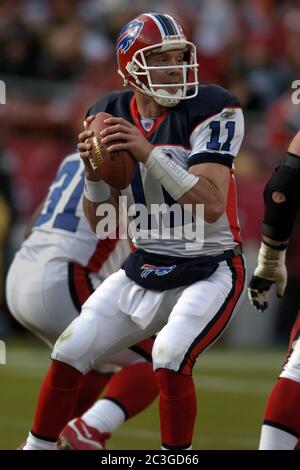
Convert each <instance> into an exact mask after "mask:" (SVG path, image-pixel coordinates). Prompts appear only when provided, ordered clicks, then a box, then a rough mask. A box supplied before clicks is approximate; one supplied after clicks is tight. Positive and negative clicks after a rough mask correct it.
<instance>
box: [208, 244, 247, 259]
mask: <svg viewBox="0 0 300 470" xmlns="http://www.w3.org/2000/svg"><path fill="white" fill-rule="evenodd" d="M242 254H243V248H242V247H241V245H236V246H235V247H234V248H233V249H232V250H226V251H224V252H223V253H222V254H221V255H217V256H214V259H215V260H216V261H217V262H218V263H219V262H220V261H229V260H231V259H232V258H234V257H235V256H241V255H242Z"/></svg>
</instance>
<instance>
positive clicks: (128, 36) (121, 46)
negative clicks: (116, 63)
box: [117, 20, 144, 54]
mask: <svg viewBox="0 0 300 470" xmlns="http://www.w3.org/2000/svg"><path fill="white" fill-rule="evenodd" d="M143 25H144V22H143V21H139V20H133V21H130V23H128V24H127V25H126V26H124V28H123V29H122V31H121V32H120V36H119V39H118V42H117V51H120V52H122V53H123V54H124V53H125V52H127V51H128V49H130V48H131V46H132V44H133V43H134V42H135V40H136V39H137V37H138V35H139V33H140V31H141V29H142V27H143Z"/></svg>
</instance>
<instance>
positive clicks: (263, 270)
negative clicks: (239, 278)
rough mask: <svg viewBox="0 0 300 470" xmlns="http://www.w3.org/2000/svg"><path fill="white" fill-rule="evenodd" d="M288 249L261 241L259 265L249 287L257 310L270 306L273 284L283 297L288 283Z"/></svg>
mask: <svg viewBox="0 0 300 470" xmlns="http://www.w3.org/2000/svg"><path fill="white" fill-rule="evenodd" d="M285 253H286V250H276V249H275V248H271V247H270V246H268V245H266V244H265V243H264V242H262V243H261V247H260V250H259V253H258V265H257V267H256V269H255V271H254V275H253V277H252V279H251V281H250V284H249V287H248V297H249V299H250V302H251V304H252V305H254V307H256V308H257V310H260V311H261V312H263V311H264V310H265V309H266V308H267V307H268V298H269V294H270V288H271V286H272V284H275V286H276V293H277V296H278V297H282V296H283V294H284V290H285V287H286V283H287V270H286V266H285Z"/></svg>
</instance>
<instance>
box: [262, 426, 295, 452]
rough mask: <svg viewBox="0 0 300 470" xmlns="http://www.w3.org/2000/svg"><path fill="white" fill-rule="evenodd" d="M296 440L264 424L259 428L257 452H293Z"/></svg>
mask: <svg viewBox="0 0 300 470" xmlns="http://www.w3.org/2000/svg"><path fill="white" fill-rule="evenodd" d="M297 442H298V438H297V437H295V436H293V434H290V433H288V432H286V431H282V430H281V429H278V428H275V427H273V426H268V425H267V424H264V425H263V426H262V428H261V435H260V442H259V450H294V449H295V447H296V445H297Z"/></svg>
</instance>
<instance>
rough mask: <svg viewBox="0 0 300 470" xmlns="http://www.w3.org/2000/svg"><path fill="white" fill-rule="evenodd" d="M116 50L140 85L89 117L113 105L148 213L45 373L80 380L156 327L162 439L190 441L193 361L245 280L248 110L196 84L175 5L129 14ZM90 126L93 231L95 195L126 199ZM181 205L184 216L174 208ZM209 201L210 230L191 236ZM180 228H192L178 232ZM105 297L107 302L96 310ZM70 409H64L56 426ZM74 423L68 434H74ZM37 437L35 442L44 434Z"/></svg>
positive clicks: (86, 150) (114, 130)
mask: <svg viewBox="0 0 300 470" xmlns="http://www.w3.org/2000/svg"><path fill="white" fill-rule="evenodd" d="M117 55H118V62H119V73H120V74H121V76H122V77H123V79H124V84H125V85H129V86H130V87H131V88H133V90H131V91H125V92H114V93H111V94H109V95H106V96H105V97H104V98H103V99H102V100H100V101H99V102H97V103H96V104H95V105H94V106H92V108H91V109H90V110H89V112H88V116H89V118H88V119H89V120H92V115H94V114H96V113H97V112H100V111H104V112H107V113H109V114H111V115H112V116H113V117H112V118H109V119H108V120H107V121H106V123H107V124H108V125H109V126H108V127H107V128H106V129H105V130H104V131H102V142H103V143H105V144H107V145H108V149H109V151H114V150H121V149H126V150H129V151H130V152H131V154H132V156H133V157H134V158H135V159H136V161H137V166H136V173H135V175H134V178H133V181H132V183H131V184H130V186H129V187H128V188H126V189H125V190H124V191H122V195H125V196H127V198H128V199H127V200H128V205H129V206H131V203H133V202H134V203H135V204H139V206H138V207H139V209H141V210H143V208H147V209H148V211H149V212H148V215H149V217H146V218H145V220H141V218H140V217H139V215H138V214H136V217H135V219H134V221H133V222H134V223H135V224H136V226H135V228H134V230H133V231H134V232H135V239H134V243H135V246H136V247H137V248H138V250H137V251H136V252H135V253H132V254H131V255H130V256H129V257H128V258H127V260H126V262H125V264H124V266H123V268H122V269H120V270H119V271H118V272H117V273H115V274H113V275H111V276H110V277H108V278H107V279H106V280H105V281H104V282H103V284H102V285H101V286H100V287H99V288H98V289H97V290H96V291H95V293H94V294H93V295H92V296H91V297H90V298H89V300H88V301H87V302H86V303H85V304H84V305H83V308H82V313H81V315H80V317H79V318H78V319H77V320H76V321H75V322H73V323H72V324H71V325H70V327H69V328H68V329H67V330H66V331H65V332H64V335H63V337H62V340H58V341H57V343H56V345H55V347H54V350H53V353H52V359H53V361H52V365H51V367H50V371H49V374H51V377H52V380H53V382H55V383H56V384H57V383H60V384H61V383H62V382H63V376H64V369H65V368H66V367H67V366H66V365H67V364H68V365H69V368H70V369H69V371H72V372H70V376H71V377H72V381H74V383H77V382H80V380H81V377H82V374H85V373H86V372H88V371H89V370H90V368H91V367H92V365H93V363H94V361H96V360H98V359H99V358H105V357H107V356H109V355H110V354H114V353H116V352H117V351H120V350H121V349H122V348H125V347H128V346H130V345H131V344H134V343H135V342H137V341H139V340H141V339H143V338H146V337H148V336H149V335H152V334H153V333H154V332H156V331H159V333H158V335H157V337H156V340H155V342H154V347H153V352H152V358H153V365H154V370H155V374H156V377H157V380H158V383H159V387H160V428H161V441H162V448H164V449H188V448H190V447H191V443H192V436H193V429H194V423H195V418H196V396H195V389H194V384H193V379H192V370H193V366H194V364H195V361H196V359H197V357H198V355H199V354H200V353H201V352H202V351H203V350H205V349H206V348H207V347H208V346H209V345H211V344H212V343H213V342H215V341H216V339H217V338H218V337H219V336H220V335H221V334H222V332H223V331H224V329H225V328H226V326H227V325H228V323H229V321H230V320H231V318H232V317H233V315H234V314H235V312H236V311H237V310H238V307H239V305H240V303H241V301H242V299H243V294H244V290H245V289H244V288H245V268H244V262H243V258H242V255H241V253H242V250H241V238H240V231H239V224H238V218H237V209H236V195H235V183H234V176H233V172H234V170H233V160H234V158H235V156H236V155H237V153H238V151H239V148H240V145H241V142H242V138H243V134H244V125H243V113H242V110H241V108H240V104H239V102H238V101H237V99H236V98H235V97H233V96H232V95H231V94H230V93H229V92H228V91H226V90H224V89H223V88H221V87H218V86H214V85H210V86H198V79H197V63H196V55H197V54H196V48H195V45H194V44H193V43H191V42H189V41H188V40H187V38H186V35H185V33H184V31H183V29H182V27H181V25H180V24H179V23H178V21H176V20H175V19H174V18H172V17H171V16H169V15H164V14H155V13H147V14H142V15H139V16H138V17H136V18H134V19H133V20H132V21H130V22H129V23H128V24H127V25H126V26H125V27H124V28H123V29H122V31H121V33H120V36H119V39H118V41H117ZM149 123H150V126H149ZM151 123H152V125H151ZM92 135H93V132H92V131H86V132H83V133H82V134H81V135H80V143H79V146H78V148H79V150H80V151H81V157H82V159H83V160H84V162H85V186H86V189H85V198H84V210H85V214H86V215H87V218H88V220H89V222H90V224H91V227H92V228H93V230H94V231H97V225H98V223H99V221H100V219H101V218H100V217H98V216H97V215H96V210H97V207H98V205H99V203H101V202H104V201H105V202H106V203H110V204H112V205H113V206H114V207H118V203H119V200H118V198H117V197H116V195H115V193H112V192H111V189H110V188H109V186H108V185H107V184H106V183H105V182H104V181H100V180H99V177H98V176H97V175H96V174H95V173H94V172H93V170H92V167H91V166H90V164H89V156H90V148H91V147H90V144H89V143H85V139H86V138H88V137H90V136H92ZM117 140H118V141H122V143H117V142H115V141H117ZM154 203H156V204H159V205H163V209H164V210H166V214H165V215H166V217H162V219H164V224H167V227H166V228H169V229H170V230H169V232H170V235H169V238H167V237H165V233H164V231H163V229H161V228H160V225H159V223H158V222H159V221H158V220H157V219H156V218H155V214H153V212H152V209H153V207H152V206H151V204H154ZM174 204H175V206H176V208H177V211H178V213H177V215H176V216H172V214H171V208H172V206H173V205H174ZM185 204H187V205H189V207H188V208H186V207H183V206H184V205H185ZM201 204H203V205H204V220H205V223H204V233H203V236H202V231H201V230H199V233H198V232H197V233H196V236H193V234H192V230H191V229H192V228H193V226H194V225H195V223H196V222H197V217H196V214H197V209H198V205H201ZM184 209H185V210H184ZM154 210H156V207H155V208H154ZM191 211H193V219H191ZM186 212H188V214H189V218H188V214H186ZM178 214H179V217H178ZM185 215H187V223H186V219H185V218H184V216H185ZM165 219H166V220H165ZM200 219H201V217H200ZM182 220H184V227H182ZM186 225H187V226H186ZM182 228H185V229H186V231H183V234H181V235H180V229H182ZM141 234H142V235H143V236H144V235H149V237H148V239H145V237H143V238H142V237H140V236H139V235H141ZM100 305H102V306H105V308H104V310H101V313H100V314H99V308H100ZM103 325H104V326H103ZM60 388H63V387H62V386H61V385H60ZM53 396H54V393H53V391H52V389H51V388H48V389H47V392H46V393H45V387H44V386H43V388H42V391H41V395H40V400H39V403H38V406H37V411H36V415H38V416H39V422H37V421H36V424H37V428H39V427H42V423H43V422H44V421H45V420H47V416H48V414H49V413H51V412H52V411H51V409H50V407H49V406H48V403H49V401H51V400H52V397H53ZM58 400H59V403H60V406H61V407H68V406H70V405H69V404H68V403H67V401H66V400H65V398H64V396H63V393H61V395H60V397H59V399H58ZM64 418H65V417H64V416H63V414H62V413H59V412H58V413H57V414H56V419H57V421H59V422H60V425H62V424H64ZM89 424H90V425H91V426H92V423H91V422H90V423H89ZM69 428H70V426H69V425H67V426H66V427H65V428H64V430H63V431H62V433H61V439H62V440H64V439H66V440H68V433H69ZM44 438H45V439H46V440H47V434H44ZM33 445H35V448H36V449H38V448H39V447H38V442H36V443H35V444H34V443H33Z"/></svg>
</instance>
